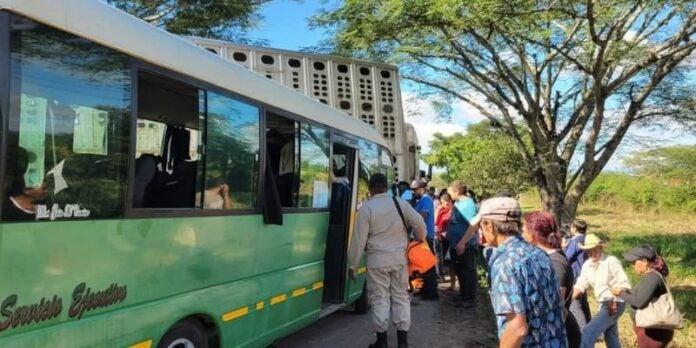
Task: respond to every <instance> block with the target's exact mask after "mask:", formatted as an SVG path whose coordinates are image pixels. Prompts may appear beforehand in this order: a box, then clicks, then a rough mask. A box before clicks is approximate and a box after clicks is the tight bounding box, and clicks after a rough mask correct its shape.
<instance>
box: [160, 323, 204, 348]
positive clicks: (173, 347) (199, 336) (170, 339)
mask: <svg viewBox="0 0 696 348" xmlns="http://www.w3.org/2000/svg"><path fill="white" fill-rule="evenodd" d="M157 347H158V348H208V340H207V338H206V335H205V329H204V328H203V326H201V324H200V323H198V321H197V320H182V321H180V322H178V323H177V324H176V325H174V326H173V327H172V328H171V329H169V331H168V332H167V333H166V334H165V335H164V337H162V340H161V341H160V343H159V345H158V346H157Z"/></svg>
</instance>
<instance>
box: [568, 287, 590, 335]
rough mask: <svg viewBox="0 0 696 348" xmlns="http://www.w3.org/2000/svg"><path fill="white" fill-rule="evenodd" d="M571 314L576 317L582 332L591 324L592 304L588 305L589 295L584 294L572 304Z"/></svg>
mask: <svg viewBox="0 0 696 348" xmlns="http://www.w3.org/2000/svg"><path fill="white" fill-rule="evenodd" d="M570 291H573V289H570ZM570 314H571V315H572V316H573V317H575V322H577V323H578V327H580V330H582V328H584V327H585V325H587V323H589V322H590V320H591V319H592V314H590V304H589V303H587V294H582V295H581V296H580V297H578V298H577V299H575V300H573V301H572V302H571V303H570Z"/></svg>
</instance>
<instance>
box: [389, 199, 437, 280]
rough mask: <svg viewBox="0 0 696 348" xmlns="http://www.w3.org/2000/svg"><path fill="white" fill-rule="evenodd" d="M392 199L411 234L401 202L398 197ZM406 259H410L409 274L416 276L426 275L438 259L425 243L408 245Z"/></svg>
mask: <svg viewBox="0 0 696 348" xmlns="http://www.w3.org/2000/svg"><path fill="white" fill-rule="evenodd" d="M392 199H393V200H394V205H395V206H396V211H398V212H399V216H400V217H401V222H402V223H403V224H404V227H406V233H407V234H410V232H409V225H408V224H407V223H406V219H405V218H404V213H403V211H401V205H399V201H397V200H396V197H392ZM406 258H407V259H408V270H409V272H408V273H409V274H410V275H415V274H417V273H420V274H425V272H427V271H429V270H430V269H431V268H433V267H435V264H436V263H437V257H435V254H433V252H432V251H431V250H430V247H429V246H428V244H427V243H425V242H417V241H412V242H410V243H408V247H407V249H406Z"/></svg>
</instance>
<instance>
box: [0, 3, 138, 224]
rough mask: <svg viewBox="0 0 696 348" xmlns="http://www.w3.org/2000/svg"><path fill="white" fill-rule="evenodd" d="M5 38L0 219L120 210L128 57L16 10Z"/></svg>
mask: <svg viewBox="0 0 696 348" xmlns="http://www.w3.org/2000/svg"><path fill="white" fill-rule="evenodd" d="M10 36H11V39H10V56H11V60H10V70H11V76H12V79H13V80H12V82H13V83H15V82H16V83H17V84H16V85H15V86H16V88H14V89H13V90H12V93H13V94H12V95H11V97H10V100H11V101H12V102H11V107H10V114H9V127H8V129H7V135H8V139H7V146H8V148H7V153H8V156H7V158H6V160H7V166H6V168H7V169H6V173H5V174H6V175H5V178H6V181H5V183H4V186H5V197H4V199H5V201H4V203H3V214H2V215H3V216H2V218H3V220H4V221H18V220H63V219H84V218H117V217H121V216H123V213H124V210H125V209H124V205H123V202H124V201H125V194H126V190H125V188H126V182H127V178H128V174H127V173H128V169H127V168H128V160H127V159H128V157H127V156H128V155H127V154H128V152H129V144H130V139H129V134H130V115H131V111H130V110H131V95H130V93H131V92H130V91H131V73H130V71H131V65H130V59H129V58H128V57H127V56H125V55H122V54H120V53H118V52H116V51H114V50H111V49H109V48H106V47H102V46H99V45H97V44H95V43H92V42H90V41H88V40H85V39H81V38H77V37H75V36H73V35H70V34H67V33H63V32H60V31H58V30H55V29H51V28H49V27H46V26H43V25H41V24H38V23H35V22H32V21H31V20H28V19H24V18H21V17H19V16H14V15H13V16H12V20H11V24H10ZM87 62H88V63H87Z"/></svg>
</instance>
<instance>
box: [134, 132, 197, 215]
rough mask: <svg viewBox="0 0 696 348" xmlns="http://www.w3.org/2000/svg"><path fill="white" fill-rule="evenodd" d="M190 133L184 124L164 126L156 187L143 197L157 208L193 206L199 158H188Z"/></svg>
mask: <svg viewBox="0 0 696 348" xmlns="http://www.w3.org/2000/svg"><path fill="white" fill-rule="evenodd" d="M190 141H191V133H190V132H189V131H188V130H186V129H185V128H183V127H176V126H167V131H166V133H165V141H164V144H165V146H164V150H163V156H162V159H163V168H161V169H160V170H159V171H158V172H157V173H156V175H155V187H154V189H153V190H152V194H149V193H148V196H151V197H146V198H145V199H147V200H149V199H151V200H152V203H153V206H154V207H157V208H193V207H194V206H195V201H196V176H197V168H198V161H190V156H189V144H190Z"/></svg>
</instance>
